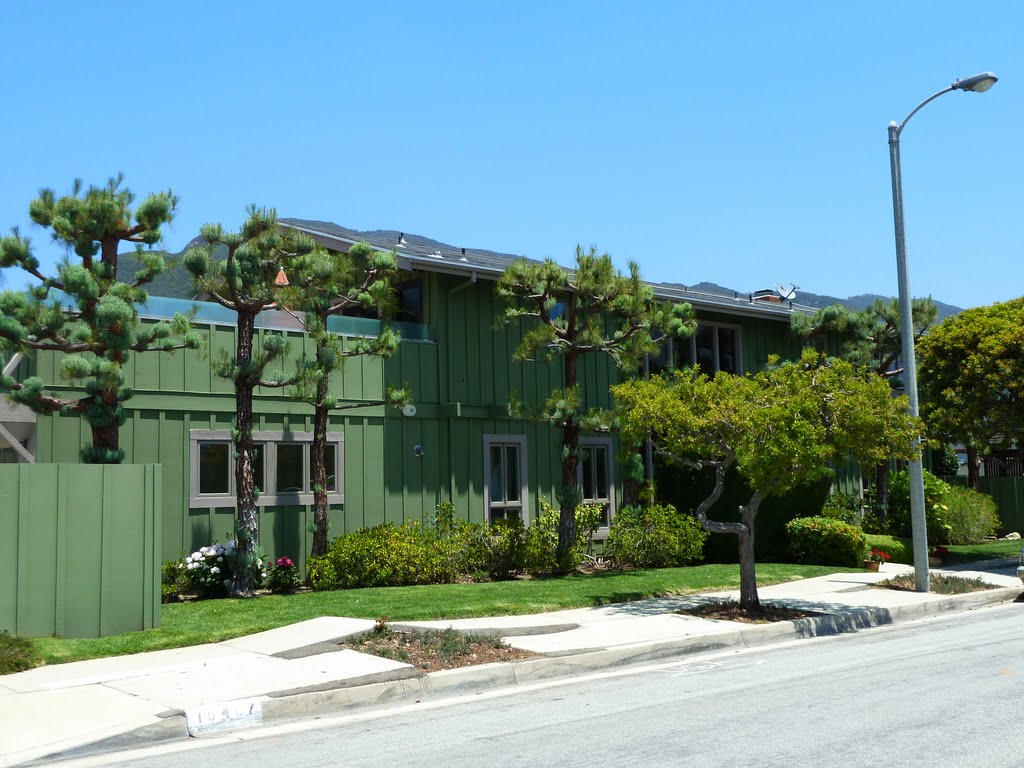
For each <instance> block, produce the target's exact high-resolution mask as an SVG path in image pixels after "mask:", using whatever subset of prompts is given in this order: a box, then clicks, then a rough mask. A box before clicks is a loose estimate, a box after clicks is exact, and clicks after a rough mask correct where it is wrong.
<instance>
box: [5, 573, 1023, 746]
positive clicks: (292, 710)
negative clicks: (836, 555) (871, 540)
mask: <svg viewBox="0 0 1024 768" xmlns="http://www.w3.org/2000/svg"><path fill="white" fill-rule="evenodd" d="M1020 595H1021V589H1020V588H1019V587H1001V588H997V589H991V590H985V591H983V592H973V593H970V594H966V595H955V596H950V597H946V598H943V599H941V600H932V601H929V602H927V603H919V604H917V605H903V606H895V607H893V608H881V607H869V608H851V609H849V610H842V611H835V612H832V613H828V614H825V615H822V616H816V617H813V618H806V619H796V620H793V621H782V622H777V623H774V624H759V625H745V626H740V627H737V628H736V629H731V630H727V631H725V632H720V633H716V634H713V635H692V636H688V637H683V638H677V639H671V640H658V641H653V642H641V643H633V644H630V645H621V646H616V647H613V648H602V649H594V650H584V651H579V652H572V653H567V654H562V655H551V656H537V657H533V658H529V659H521V660H517V661H510V662H496V663H492V664H481V665H478V666H471V667H461V668H459V669H448V670H443V671H440V672H431V673H423V672H420V671H417V670H415V669H410V670H398V671H396V672H391V673H382V674H378V675H369V676H367V677H365V678H357V679H346V680H339V681H336V682H333V683H326V684H324V685H322V686H317V687H316V688H315V689H308V688H307V689H291V690H283V691H277V692H273V693H269V694H266V695H264V696H261V697H258V698H255V699H251V700H244V701H235V702H225V703H224V710H225V711H227V710H228V709H232V710H241V709H245V710H246V711H247V712H248V715H247V716H246V717H245V718H241V717H239V718H238V719H232V718H231V717H230V716H229V717H228V718H227V719H225V720H223V721H221V722H220V723H219V725H218V726H217V727H216V728H213V729H210V730H208V731H204V732H211V733H212V732H217V733H225V732H229V731H238V730H242V729H244V728H247V727H255V726H267V725H278V724H283V723H287V722H294V721H296V720H302V719H307V718H318V717H328V716H332V715H338V714H343V713H345V712H351V711H353V710H357V709H362V708H369V707H375V706H381V705H384V704H392V703H396V702H402V703H414V702H417V701H419V700H421V699H423V698H425V697H429V696H439V695H440V696H454V695H464V694H473V693H482V692H484V691H491V690H495V689H500V688H512V687H517V686H525V685H531V684H535V683H540V682H545V681H549V680H558V679H571V678H573V677H580V676H582V675H586V674H590V673H593V672H596V671H599V670H610V669H620V668H625V667H629V666H633V665H639V664H647V663H651V662H658V661H665V660H668V659H673V658H680V657H685V656H689V655H693V654H698V653H707V652H711V651H721V650H727V649H729V648H740V647H743V648H751V647H755V646H760V645H767V644H771V643H779V642H784V641H787V640H800V639H808V638H812V637H827V636H831V635H838V634H847V633H852V632H857V631H859V630H862V629H869V628H872V627H879V626H886V625H889V624H893V623H895V622H896V621H907V620H912V619H921V618H927V617H932V616H940V615H943V614H947V613H954V612H960V611H968V610H973V609H976V608H981V607H984V606H989V605H994V604H997V603H1002V602H1006V601H1009V600H1015V599H1017V598H1018V596H1020ZM204 712H205V711H204ZM204 712H200V711H198V710H196V711H181V710H170V711H168V712H165V713H162V714H161V715H160V717H161V720H160V721H159V722H157V723H151V724H149V725H145V726H142V727H139V728H135V729H132V730H129V731H126V732H124V733H121V734H118V735H115V736H111V737H108V738H104V739H101V740H99V741H95V742H91V743H89V744H84V745H81V746H78V747H74V748H72V749H69V750H66V751H58V752H55V753H51V754H49V755H46V756H44V757H43V756H41V757H38V758H35V759H32V760H29V761H28V762H25V763H21V765H33V764H40V763H49V762H51V761H53V760H56V759H70V758H74V757H84V756H86V755H91V754H96V753H99V752H105V751H110V750H119V749H129V748H139V747H143V746H149V745H154V744H159V743H164V742H168V741H177V740H179V739H182V738H190V737H195V736H197V735H200V732H194V729H193V728H192V727H191V725H190V724H193V723H194V722H195V721H196V720H201V719H202V716H203V714H204ZM254 712H255V716H254V715H253V713H254Z"/></svg>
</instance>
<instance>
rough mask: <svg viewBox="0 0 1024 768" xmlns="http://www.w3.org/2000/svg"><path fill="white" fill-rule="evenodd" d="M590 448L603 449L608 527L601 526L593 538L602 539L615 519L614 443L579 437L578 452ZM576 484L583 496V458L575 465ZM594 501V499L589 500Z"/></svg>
mask: <svg viewBox="0 0 1024 768" xmlns="http://www.w3.org/2000/svg"><path fill="white" fill-rule="evenodd" d="M592 446H601V447H603V448H604V449H605V473H606V474H605V477H606V478H607V479H608V487H607V488H606V489H605V490H606V491H607V493H608V525H602V526H601V527H600V528H598V529H597V531H595V536H600V537H601V538H603V537H604V536H606V535H607V534H608V531H609V529H610V528H611V524H612V520H613V519H615V492H616V491H617V490H618V488H617V486H616V485H615V454H614V443H613V441H612V439H611V438H610V437H585V436H582V435H581V436H580V450H582V449H584V448H588V447H592ZM576 484H577V485H579V487H580V490H581V491H582V492H583V493H584V494H585V493H586V489H585V488H584V487H583V457H582V456H581V457H580V460H579V461H578V462H577V463H576ZM591 501H595V499H591ZM583 503H584V504H586V503H587V499H586V496H583Z"/></svg>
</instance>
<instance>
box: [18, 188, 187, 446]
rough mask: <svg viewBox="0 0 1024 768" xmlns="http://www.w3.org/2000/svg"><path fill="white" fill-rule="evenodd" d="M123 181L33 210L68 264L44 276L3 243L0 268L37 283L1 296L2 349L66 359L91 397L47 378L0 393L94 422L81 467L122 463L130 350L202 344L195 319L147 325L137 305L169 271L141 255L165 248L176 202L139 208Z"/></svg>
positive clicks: (72, 376) (30, 256) (28, 255)
mask: <svg viewBox="0 0 1024 768" xmlns="http://www.w3.org/2000/svg"><path fill="white" fill-rule="evenodd" d="M122 178H123V177H122V176H118V177H117V178H112V179H110V180H109V182H108V183H107V185H106V186H103V187H89V188H88V189H83V186H82V182H81V181H79V180H76V181H75V183H74V186H73V187H72V191H71V194H70V195H65V196H64V197H59V198H58V197H57V195H56V194H55V193H54V191H53V190H51V189H43V190H42V191H41V192H40V193H39V197H38V198H36V199H35V200H33V201H32V202H31V204H30V205H29V216H30V217H31V218H32V221H34V222H35V223H36V224H38V225H40V226H42V227H45V228H47V229H49V230H50V233H51V236H52V238H53V240H54V241H56V242H57V243H59V244H61V245H62V246H64V248H65V249H67V251H68V257H67V258H66V259H64V260H63V261H62V262H61V263H60V265H58V267H57V270H56V275H54V276H49V275H46V274H44V273H43V272H42V271H41V268H40V263H39V259H38V258H36V256H35V254H34V253H33V248H32V244H31V242H30V241H29V239H28V238H27V237H23V236H22V235H21V234H20V233H19V232H18V230H17V229H14V230H13V232H12V234H11V235H10V236H8V237H5V238H3V239H0V267H3V268H6V267H19V268H21V269H22V270H23V271H24V272H26V273H27V274H28V275H29V277H30V279H31V280H34V281H37V282H36V284H35V285H34V286H33V287H32V288H30V289H29V290H27V291H13V290H9V291H5V292H3V293H0V352H2V351H7V352H9V353H14V352H36V353H39V352H51V353H57V352H59V353H63V354H64V357H63V358H62V359H61V368H60V373H61V377H62V378H63V379H65V380H67V381H69V382H73V383H76V384H77V385H78V386H80V387H81V388H82V389H84V390H85V394H84V395H82V396H80V397H64V396H61V395H58V394H56V393H53V392H49V391H47V390H46V388H45V387H44V384H43V381H42V379H40V378H38V377H35V376H33V377H30V378H28V379H26V380H25V381H21V382H19V381H15V380H14V379H13V378H12V377H10V376H6V377H0V392H6V393H7V395H8V397H9V398H10V399H11V400H12V401H13V402H15V403H21V404H22V405H25V406H28V407H29V408H31V409H32V410H33V411H35V412H36V413H78V414H80V415H81V416H83V417H84V418H85V419H86V421H87V422H88V423H89V426H90V428H91V430H92V442H91V444H89V445H88V446H86V447H85V448H83V449H82V461H84V462H86V463H90V464H118V463H120V462H121V461H122V460H123V459H124V451H123V450H121V446H120V429H121V425H122V424H123V423H124V411H123V406H122V404H123V403H124V402H125V401H126V400H128V399H129V398H130V397H131V396H132V392H131V389H130V388H129V387H127V386H125V376H124V366H125V363H126V361H127V360H128V357H129V356H130V354H131V353H133V352H154V351H162V352H167V351H171V350H175V349H181V348H189V349H195V348H197V347H198V346H199V345H200V341H201V340H200V337H199V335H198V334H197V333H195V332H194V331H192V330H191V328H190V322H189V317H188V316H187V315H184V314H178V315H175V316H174V318H173V319H172V320H171V321H170V322H163V323H155V324H153V325H147V326H145V327H142V326H141V325H140V323H139V306H140V305H142V304H145V302H146V300H147V299H148V294H147V293H146V289H145V286H146V284H147V283H149V282H150V281H152V280H153V278H154V277H156V276H157V275H158V274H159V273H160V272H162V271H163V269H164V267H165V262H164V258H163V256H162V255H161V254H160V253H157V252H153V251H147V250H144V247H145V246H152V245H154V244H156V243H158V242H159V241H160V237H161V235H160V228H161V227H162V226H163V225H164V224H167V223H169V222H170V221H172V220H173V218H174V213H175V208H176V207H177V204H178V198H177V197H175V196H174V195H173V194H172V193H171V192H160V193H157V194H154V195H150V196H148V197H147V198H145V199H144V200H143V201H142V202H141V203H139V205H138V206H137V207H136V208H135V210H134V212H133V211H132V207H131V206H132V203H133V202H134V195H133V194H132V193H131V191H129V190H128V189H126V188H122V187H121V182H122ZM122 243H131V244H133V245H134V246H135V247H136V248H137V251H138V252H137V254H136V257H137V258H138V260H139V262H140V263H141V265H142V267H141V269H140V270H139V271H138V272H137V273H136V274H135V276H134V278H135V279H134V280H133V281H132V282H130V283H124V282H119V281H118V280H117V276H116V275H117V260H118V249H119V248H120V247H121V244H122Z"/></svg>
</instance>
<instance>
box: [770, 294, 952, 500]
mask: <svg viewBox="0 0 1024 768" xmlns="http://www.w3.org/2000/svg"><path fill="white" fill-rule="evenodd" d="M938 316H939V308H938V306H936V304H935V302H934V301H932V299H931V298H930V297H929V298H925V299H922V298H918V299H913V300H912V301H911V321H912V323H913V325H914V342H915V343H917V341H918V340H919V339H920V338H921V337H922V336H923V335H924V334H925V332H926V331H927V330H928V329H929V328H930V327H931V326H933V325H934V324H935V321H936V320H937V319H938ZM790 322H791V328H792V331H793V333H795V334H796V335H798V336H799V337H800V338H801V339H802V340H803V341H804V343H808V342H809V341H810V340H811V339H813V338H814V337H815V336H820V335H822V334H829V335H831V336H833V337H834V338H836V339H838V340H839V344H840V352H839V356H840V357H841V358H842V359H843V360H846V361H848V362H850V363H853V364H854V365H856V366H860V367H863V368H867V369H868V370H870V371H872V372H873V373H874V374H875V375H877V376H881V377H882V378H884V379H887V380H889V381H890V383H891V384H892V385H893V387H894V388H896V389H898V388H900V387H901V384H900V379H899V376H900V375H901V374H902V373H903V369H902V368H900V367H898V366H897V363H898V362H899V359H900V355H901V354H902V353H903V345H902V337H901V335H900V327H901V326H900V307H899V302H898V301H897V300H896V299H890V300H889V301H883V300H882V299H875V301H874V303H873V304H870V305H868V306H867V307H864V308H863V309H860V310H851V309H848V308H847V307H844V306H843V305H842V304H833V305H832V306H830V307H825V308H824V309H819V310H818V311H817V312H815V313H814V314H813V315H793V317H792V319H791V321H790ZM874 474H875V480H874V488H875V493H874V504H875V514H877V515H878V517H879V518H881V519H882V520H884V519H885V517H886V512H887V509H888V506H889V462H887V461H886V462H882V463H880V464H879V465H878V466H876V467H875V469H874Z"/></svg>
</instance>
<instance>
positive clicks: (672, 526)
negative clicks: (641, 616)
mask: <svg viewBox="0 0 1024 768" xmlns="http://www.w3.org/2000/svg"><path fill="white" fill-rule="evenodd" d="M707 536H708V532H707V531H705V530H704V529H703V528H702V527H701V525H700V523H698V522H697V520H696V519H694V518H693V517H692V516H690V515H687V514H683V513H680V512H677V511H676V508H675V507H673V506H672V505H671V504H666V505H664V506H658V505H655V506H650V507H624V508H623V509H621V510H619V512H618V514H616V515H615V519H614V520H612V524H611V529H610V530H609V532H608V540H607V542H605V553H606V554H608V555H609V556H611V557H613V558H614V559H615V562H616V564H618V565H620V566H627V567H631V568H668V567H673V566H682V565H689V564H690V563H694V562H697V561H698V560H700V559H701V555H702V554H703V551H704V542H705V541H706V540H707Z"/></svg>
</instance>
